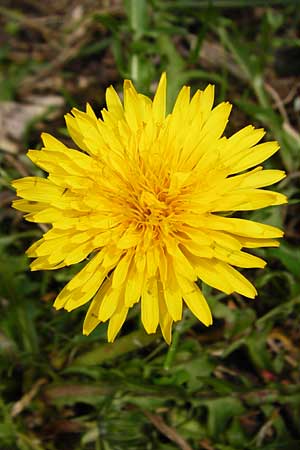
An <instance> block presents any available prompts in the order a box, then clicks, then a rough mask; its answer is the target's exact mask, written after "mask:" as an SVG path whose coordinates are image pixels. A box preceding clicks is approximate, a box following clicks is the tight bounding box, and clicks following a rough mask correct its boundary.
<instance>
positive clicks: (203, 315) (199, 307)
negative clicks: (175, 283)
mask: <svg viewBox="0 0 300 450" xmlns="http://www.w3.org/2000/svg"><path fill="white" fill-rule="evenodd" d="M179 283H180V287H181V291H182V297H183V299H184V301H185V303H186V304H187V306H188V308H189V309H190V310H191V311H192V313H193V314H194V315H195V316H196V317H197V319H199V320H200V322H202V323H204V325H206V326H209V325H211V324H212V316H211V312H210V309H209V306H208V304H207V302H206V300H205V298H204V296H203V294H202V292H201V290H200V289H199V288H198V286H197V285H196V284H195V283H194V282H193V281H189V280H187V279H186V278H183V277H180V279H179Z"/></svg>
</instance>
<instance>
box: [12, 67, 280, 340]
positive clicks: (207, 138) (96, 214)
mask: <svg viewBox="0 0 300 450" xmlns="http://www.w3.org/2000/svg"><path fill="white" fill-rule="evenodd" d="M213 101H214V87H213V86H211V85H209V86H207V88H206V89H205V90H204V91H200V90H198V91H197V92H196V93H195V95H194V96H193V97H192V98H190V88H189V87H188V86H184V87H183V88H182V89H181V91H180V93H179V95H178V97H177V100H176V102H175V105H174V107H173V110H172V112H171V113H170V114H168V115H166V76H165V74H163V75H162V77H161V79H160V82H159V85H158V88H157V91H156V94H155V96H154V99H153V101H152V100H151V99H150V98H148V97H146V96H144V95H142V94H139V93H138V92H137V91H136V90H135V88H134V86H133V84H132V83H131V81H129V80H125V82H124V105H122V103H121V101H120V99H119V97H118V95H117V93H116V91H115V90H114V88H113V87H109V88H108V89H107V91H106V103H107V109H103V110H102V112H101V115H102V118H97V116H96V115H95V113H94V111H93V110H92V108H91V107H90V106H89V105H87V108H86V112H82V111H79V110H77V109H73V110H72V112H71V114H67V115H66V124H67V128H68V131H69V134H70V136H71V138H72V139H73V141H74V142H75V143H76V145H77V146H78V147H79V148H80V150H75V149H72V148H68V147H67V146H65V145H64V144H63V143H61V142H60V141H58V140H57V139H55V138H54V137H52V136H50V135H49V134H45V133H44V134H42V139H43V143H44V147H43V148H42V149H41V150H29V152H28V156H29V158H30V159H31V161H33V162H34V163H35V164H36V165H37V166H39V167H40V168H42V169H44V170H45V171H47V172H48V173H49V175H48V177H47V178H40V177H26V178H23V179H19V180H16V181H14V182H13V186H14V187H15V188H16V190H17V195H18V196H19V197H21V199H18V200H16V201H14V203H13V206H14V207H15V208H16V209H18V210H21V211H23V212H25V213H26V215H25V218H26V219H27V220H29V221H31V222H39V223H47V224H51V228H50V229H49V231H47V232H46V233H45V234H44V235H43V237H42V238H41V239H40V240H39V241H37V242H36V243H34V244H33V245H32V246H31V247H30V248H29V249H28V251H27V254H28V256H29V257H33V258H35V260H34V261H33V262H32V264H31V269H32V270H40V269H44V270H52V269H58V268H61V267H64V266H70V265H72V264H76V263H79V262H80V261H84V260H87V263H86V265H85V266H84V268H83V269H81V270H80V271H79V273H77V275H75V276H74V278H73V279H71V280H70V282H69V283H68V284H67V285H66V286H65V287H64V289H63V290H62V291H61V292H60V294H59V295H58V297H57V298H56V300H55V303H54V306H55V308H57V309H60V308H65V309H66V310H67V311H72V310H73V309H75V308H78V307H79V306H81V305H83V304H85V303H87V302H89V301H90V300H92V301H91V304H90V306H89V309H88V311H87V314H86V317H85V321H84V325H83V333H84V334H89V333H91V331H92V330H93V329H94V328H95V327H96V326H97V325H98V324H99V323H101V322H106V321H109V324H108V333H107V334H108V340H109V341H110V342H112V341H113V340H114V339H115V337H116V335H117V334H118V332H119V330H120V328H121V327H122V325H123V323H124V321H125V319H126V316H127V313H128V310H129V309H130V308H132V307H133V305H135V304H136V303H138V302H140V308H141V320H142V323H143V326H144V328H145V330H146V331H147V333H155V332H156V329H157V327H158V325H160V328H161V331H162V334H163V336H164V339H165V340H166V342H167V343H170V341H171V331H172V324H173V322H176V321H178V320H180V319H181V317H182V309H183V303H185V304H186V306H187V307H188V308H189V309H190V310H191V311H192V313H193V314H194V315H195V316H196V317H197V318H198V319H199V320H200V321H201V322H202V323H203V324H205V325H206V326H208V325H210V324H211V323H212V316H211V312H210V309H209V306H208V305H207V302H206V300H205V298H204V296H203V294H202V292H201V289H200V288H199V286H198V284H197V282H199V281H203V282H205V283H207V284H208V285H210V286H212V287H213V288H216V289H219V290H220V291H222V292H225V293H226V294H231V293H233V292H237V293H239V294H241V295H243V296H245V297H248V298H254V297H255V295H256V294H257V292H256V290H255V288H254V286H253V285H252V284H251V283H250V282H249V281H248V280H247V279H246V278H245V277H244V276H243V275H242V274H241V273H240V272H239V271H238V270H237V269H236V268H235V267H238V268H263V267H264V266H265V262H264V261H263V260H262V259H261V258H258V257H257V256H254V255H252V254H250V253H247V252H245V251H244V250H243V248H246V249H249V248H250V249H251V248H257V247H268V246H274V247H275V246H278V245H279V244H278V241H276V240H275V239H276V238H279V237H281V236H282V232H281V231H280V230H279V229H277V228H275V227H273V226H270V225H265V224H261V223H257V222H253V221H250V220H245V219H240V218H232V217H228V212H230V213H232V212H235V211H248V210H256V209H259V208H264V207H266V206H270V205H280V204H283V203H285V202H286V197H285V196H284V195H282V194H280V193H277V192H272V191H269V190H263V189H261V188H263V187H265V186H268V185H270V184H273V183H275V182H278V181H279V180H281V179H282V178H283V177H284V176H285V174H284V172H283V171H280V170H263V168H262V167H261V166H260V165H259V164H261V163H262V162H263V161H264V160H266V159H267V158H269V157H270V156H272V155H273V154H274V153H275V152H276V151H277V150H278V148H279V147H278V144H277V142H265V143H260V144H258V142H259V141H260V140H261V139H262V137H263V136H264V134H265V132H264V130H263V129H255V128H254V127H252V126H246V127H245V128H243V129H241V130H240V131H238V132H237V133H235V134H233V135H232V136H231V137H229V138H227V137H225V136H222V135H223V132H224V129H225V127H226V124H227V121H228V117H229V114H230V110H231V105H230V104H229V103H227V102H224V103H221V104H219V105H218V106H216V107H213ZM248 169H251V170H248ZM247 170H248V171H247ZM225 213H226V214H225Z"/></svg>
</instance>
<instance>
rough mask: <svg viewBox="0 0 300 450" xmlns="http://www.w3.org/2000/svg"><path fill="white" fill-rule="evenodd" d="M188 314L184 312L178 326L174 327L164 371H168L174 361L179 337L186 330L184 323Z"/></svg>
mask: <svg viewBox="0 0 300 450" xmlns="http://www.w3.org/2000/svg"><path fill="white" fill-rule="evenodd" d="M187 315H188V312H187V310H185V311H184V312H183V316H182V319H181V321H180V322H178V324H177V325H176V328H175V331H174V333H173V339H172V343H171V345H170V347H169V350H168V353H167V355H166V359H165V362H164V369H165V370H170V368H171V366H172V363H173V361H174V358H175V355H176V352H177V347H178V343H179V338H180V336H181V334H182V333H183V332H184V331H185V330H186V328H187V323H186V320H185V319H186V318H187Z"/></svg>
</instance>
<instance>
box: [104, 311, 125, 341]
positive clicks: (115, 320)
mask: <svg viewBox="0 0 300 450" xmlns="http://www.w3.org/2000/svg"><path fill="white" fill-rule="evenodd" d="M127 313H128V308H126V307H125V306H119V307H118V309H117V311H116V312H115V313H114V315H113V316H112V318H111V319H110V321H109V325H108V329H107V340H108V342H113V341H114V340H115V337H116V336H117V334H118V333H119V331H120V329H121V327H122V325H123V323H124V322H125V319H126V316H127Z"/></svg>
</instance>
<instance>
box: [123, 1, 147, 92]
mask: <svg viewBox="0 0 300 450" xmlns="http://www.w3.org/2000/svg"><path fill="white" fill-rule="evenodd" d="M126 6H127V15H128V19H129V24H130V28H131V31H132V42H133V44H134V43H137V42H138V41H139V40H140V39H141V38H142V37H143V35H144V33H145V30H146V19H147V1H146V0H128V1H127V2H126ZM130 77H131V79H132V81H133V82H134V84H135V85H136V87H137V88H138V89H140V88H141V87H142V76H141V59H140V55H139V53H138V52H137V51H135V52H132V55H131V59H130Z"/></svg>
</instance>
